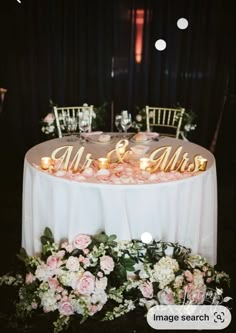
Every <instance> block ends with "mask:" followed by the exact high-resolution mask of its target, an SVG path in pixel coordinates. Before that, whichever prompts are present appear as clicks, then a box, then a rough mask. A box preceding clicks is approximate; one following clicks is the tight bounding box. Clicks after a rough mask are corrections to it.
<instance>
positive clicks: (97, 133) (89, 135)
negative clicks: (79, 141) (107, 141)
mask: <svg viewBox="0 0 236 333" xmlns="http://www.w3.org/2000/svg"><path fill="white" fill-rule="evenodd" d="M102 133H103V132H102V131H95V132H89V133H82V134H81V135H82V136H83V137H85V138H88V137H93V136H94V135H101V134H102Z"/></svg>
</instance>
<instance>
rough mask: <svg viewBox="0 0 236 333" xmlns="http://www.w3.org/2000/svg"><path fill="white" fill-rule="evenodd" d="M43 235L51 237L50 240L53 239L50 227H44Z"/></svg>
mask: <svg viewBox="0 0 236 333" xmlns="http://www.w3.org/2000/svg"><path fill="white" fill-rule="evenodd" d="M44 236H46V237H47V238H49V239H51V240H52V241H54V239H53V234H52V231H51V229H50V228H48V227H46V228H45V229H44Z"/></svg>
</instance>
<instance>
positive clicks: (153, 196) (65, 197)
mask: <svg viewBox="0 0 236 333" xmlns="http://www.w3.org/2000/svg"><path fill="white" fill-rule="evenodd" d="M116 141H119V138H116V137H114V138H113V141H112V142H109V143H105V144H102V143H101V144H99V143H95V142H91V141H86V142H85V143H83V146H84V147H85V151H87V152H90V153H91V154H92V156H93V158H95V159H96V158H99V157H102V156H106V153H107V152H108V151H109V150H111V149H113V148H114V145H115V143H116ZM64 145H72V146H73V147H74V148H76V149H78V148H79V147H80V146H81V143H80V141H79V140H77V141H72V142H70V141H68V138H67V137H63V138H60V139H59V138H58V139H53V140H49V141H46V142H43V143H40V144H38V145H36V146H34V147H33V148H31V149H30V150H29V151H28V152H27V153H26V155H25V161H24V176H23V221H22V246H23V247H24V248H25V249H26V251H27V253H28V254H30V255H33V254H37V253H38V252H40V251H41V243H40V236H41V235H42V234H43V231H44V229H45V227H49V228H50V229H51V230H52V232H53V235H54V238H55V241H56V242H60V241H61V240H62V239H65V238H67V239H68V240H69V241H70V242H71V241H72V240H73V238H74V237H75V236H76V235H77V234H79V233H86V234H91V235H94V234H97V233H99V232H101V231H105V232H106V233H107V234H108V235H109V234H116V235H117V238H118V239H119V240H131V239H140V237H141V235H142V234H143V233H144V232H149V233H151V234H152V236H153V238H154V239H156V240H163V241H168V242H179V243H180V244H181V245H184V246H186V247H189V248H191V250H192V252H193V253H199V254H201V255H203V256H205V257H206V259H207V260H208V261H209V262H210V263H211V264H216V254H217V182H216V165H215V159H214V157H213V155H212V154H211V153H210V152H209V151H208V150H206V149H205V148H203V147H201V146H198V145H196V144H193V143H190V142H187V141H183V140H177V139H172V138H167V137H166V138H165V137H164V138H161V139H160V140H159V141H154V140H150V141H148V142H147V143H145V145H147V146H148V147H149V151H150V152H151V151H153V150H154V149H156V148H158V147H162V146H168V145H171V146H173V147H175V148H176V147H179V146H183V150H184V151H187V152H188V155H189V157H190V158H194V156H195V155H196V154H201V155H202V156H204V157H205V158H206V159H207V161H208V163H207V169H206V171H203V172H198V173H197V174H196V175H194V176H192V177H188V178H184V179H179V180H167V181H162V182H150V181H149V182H143V183H140V184H110V183H104V182H100V181H98V180H94V179H90V180H87V181H74V180H71V179H66V178H65V177H59V176H55V175H51V174H49V173H47V172H44V171H43V170H41V169H40V168H37V167H35V165H39V164H40V159H41V158H42V157H43V156H50V155H51V153H52V152H53V150H55V149H56V148H59V147H61V146H64ZM133 145H135V143H134V142H132V141H130V142H129V146H130V147H131V146H133ZM76 149H75V150H76Z"/></svg>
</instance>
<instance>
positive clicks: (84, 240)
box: [73, 234, 92, 250]
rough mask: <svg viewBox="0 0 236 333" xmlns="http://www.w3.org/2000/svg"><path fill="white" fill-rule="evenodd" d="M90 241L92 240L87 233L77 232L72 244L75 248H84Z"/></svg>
mask: <svg viewBox="0 0 236 333" xmlns="http://www.w3.org/2000/svg"><path fill="white" fill-rule="evenodd" d="M91 242H92V240H91V238H90V237H89V236H88V235H84V234H79V235H78V236H76V237H75V239H74V242H73V244H74V247H76V248H77V249H79V250H83V249H86V247H88V246H89V244H91Z"/></svg>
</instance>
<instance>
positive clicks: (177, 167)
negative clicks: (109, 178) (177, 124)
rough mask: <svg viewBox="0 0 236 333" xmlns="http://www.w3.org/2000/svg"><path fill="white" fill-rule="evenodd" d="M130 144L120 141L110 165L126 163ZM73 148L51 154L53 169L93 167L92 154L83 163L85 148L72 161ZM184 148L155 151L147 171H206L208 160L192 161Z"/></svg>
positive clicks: (61, 148) (165, 147)
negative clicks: (112, 163)
mask: <svg viewBox="0 0 236 333" xmlns="http://www.w3.org/2000/svg"><path fill="white" fill-rule="evenodd" d="M128 144H129V141H128V140H125V139H123V140H120V141H119V142H117V144H116V146H115V148H114V149H113V150H111V151H109V152H108V154H107V156H106V159H107V161H108V163H111V162H118V163H125V158H126V157H127V155H128V154H130V153H132V152H131V150H126V148H127V146H128ZM73 149H74V147H73V146H62V147H59V148H57V149H55V150H54V151H53V152H52V154H51V159H52V162H53V165H54V167H53V169H54V170H59V169H63V170H66V171H72V172H81V171H83V170H84V169H87V168H89V167H90V166H91V164H92V162H93V161H94V160H93V158H91V156H92V155H91V154H90V153H87V154H86V156H85V158H84V159H83V160H84V161H83V163H81V160H82V156H83V155H84V150H85V147H83V146H82V147H80V148H79V149H78V151H77V152H76V154H75V156H74V158H73V159H71V156H72V152H73ZM182 151H183V147H182V146H179V147H178V148H176V149H175V150H173V147H172V146H163V147H159V148H157V149H155V150H154V151H153V152H152V153H151V154H150V156H149V158H148V160H149V167H148V168H146V170H148V171H150V172H157V171H165V172H168V171H179V172H192V173H194V172H198V171H205V170H206V166H207V160H206V159H205V158H203V157H202V156H201V155H195V156H194V157H193V160H192V161H190V158H189V157H188V153H187V152H182Z"/></svg>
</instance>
